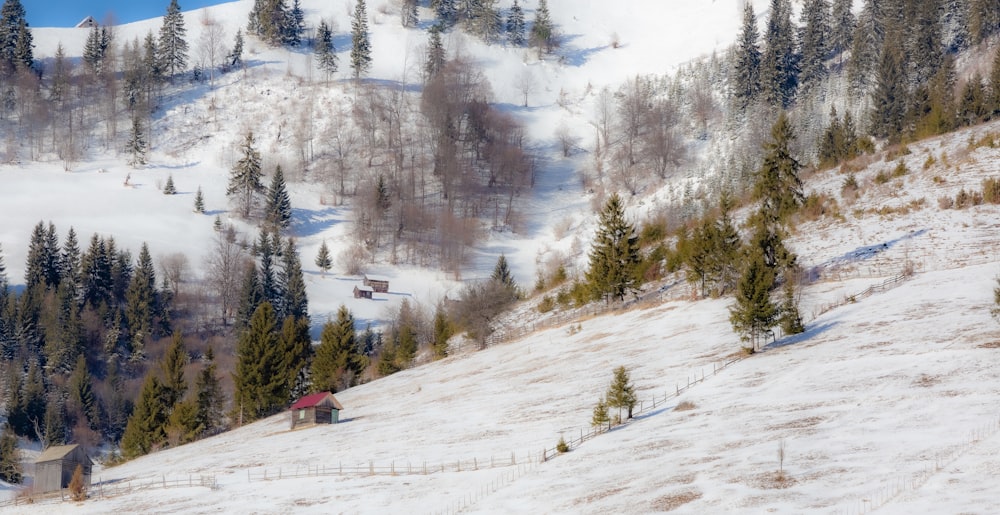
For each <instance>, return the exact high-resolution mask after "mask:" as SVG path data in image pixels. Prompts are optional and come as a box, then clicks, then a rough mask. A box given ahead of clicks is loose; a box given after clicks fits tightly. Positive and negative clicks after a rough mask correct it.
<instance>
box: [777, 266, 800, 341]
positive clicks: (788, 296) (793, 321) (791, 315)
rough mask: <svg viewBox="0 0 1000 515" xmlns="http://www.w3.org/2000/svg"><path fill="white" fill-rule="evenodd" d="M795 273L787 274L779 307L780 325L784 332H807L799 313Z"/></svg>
mask: <svg viewBox="0 0 1000 515" xmlns="http://www.w3.org/2000/svg"><path fill="white" fill-rule="evenodd" d="M793 276H794V274H793V273H786V274H785V284H784V286H783V294H782V300H781V306H780V307H779V309H778V313H779V314H778V325H780V326H781V331H782V332H783V333H784V334H786V335H787V334H800V333H803V332H805V330H806V328H805V324H804V323H803V322H802V315H800V314H799V306H798V299H796V296H795V280H794V277H793Z"/></svg>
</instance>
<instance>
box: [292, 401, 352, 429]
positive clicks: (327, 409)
mask: <svg viewBox="0 0 1000 515" xmlns="http://www.w3.org/2000/svg"><path fill="white" fill-rule="evenodd" d="M342 409H344V407H343V406H341V405H340V402H339V401H337V398H336V397H334V396H333V394H332V393H330V392H319V393H314V394H311V395H306V396H305V397H303V398H301V399H299V400H298V401H296V402H295V404H292V407H291V408H290V411H291V417H292V429H295V428H297V427H303V426H311V425H315V424H336V423H337V422H339V421H340V410H342Z"/></svg>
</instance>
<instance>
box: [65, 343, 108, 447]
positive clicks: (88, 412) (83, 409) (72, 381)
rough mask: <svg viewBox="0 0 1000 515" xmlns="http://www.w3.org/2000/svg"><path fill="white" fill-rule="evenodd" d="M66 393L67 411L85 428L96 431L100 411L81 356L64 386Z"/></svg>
mask: <svg viewBox="0 0 1000 515" xmlns="http://www.w3.org/2000/svg"><path fill="white" fill-rule="evenodd" d="M66 388H67V393H68V404H67V406H66V409H67V411H69V412H70V413H71V414H72V417H73V418H74V419H76V420H80V421H84V422H86V424H87V427H89V428H91V429H97V428H98V427H99V425H100V422H101V420H100V415H101V413H100V411H99V408H98V405H97V397H96V395H95V393H94V386H93V378H92V377H91V375H90V371H89V370H87V360H86V359H85V358H84V357H83V355H82V354H81V355H80V356H79V357H78V358H77V360H76V368H74V369H73V374H72V375H70V376H69V382H68V383H67V385H66Z"/></svg>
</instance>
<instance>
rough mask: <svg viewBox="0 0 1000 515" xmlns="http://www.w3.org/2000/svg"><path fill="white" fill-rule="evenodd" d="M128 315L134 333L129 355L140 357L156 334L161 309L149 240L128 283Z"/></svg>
mask: <svg viewBox="0 0 1000 515" xmlns="http://www.w3.org/2000/svg"><path fill="white" fill-rule="evenodd" d="M125 299H126V305H125V317H126V320H127V322H128V328H129V331H130V333H131V335H132V341H131V343H132V346H131V349H130V351H131V355H130V356H129V359H130V360H132V361H138V360H141V359H143V358H144V357H145V342H146V341H147V339H150V338H152V337H153V336H154V332H153V316H154V315H155V314H156V313H157V312H158V309H159V306H158V305H157V292H156V270H155V269H154V268H153V258H152V257H151V256H150V255H149V246H148V245H146V244H145V243H143V244H142V248H141V249H140V251H139V260H138V262H137V263H136V268H135V274H134V275H132V277H131V280H130V281H129V283H128V290H127V291H126V293H125Z"/></svg>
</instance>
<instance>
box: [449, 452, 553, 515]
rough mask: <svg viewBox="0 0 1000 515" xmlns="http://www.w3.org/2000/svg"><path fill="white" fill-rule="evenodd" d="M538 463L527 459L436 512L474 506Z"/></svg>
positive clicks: (454, 512)
mask: <svg viewBox="0 0 1000 515" xmlns="http://www.w3.org/2000/svg"><path fill="white" fill-rule="evenodd" d="M538 464H539V462H537V461H527V462H525V463H521V464H518V465H517V467H515V468H514V469H512V470H508V471H504V472H503V473H501V474H500V475H499V476H497V477H496V478H494V479H493V480H492V481H490V482H489V483H484V484H482V485H480V486H479V488H477V489H476V490H474V491H471V492H468V493H466V494H465V495H463V496H462V498H461V499H456V500H454V501H452V502H451V503H449V504H448V506H447V507H445V508H444V509H441V510H438V511H436V512H434V513H436V514H440V515H452V514H456V513H461V512H462V511H463V510H465V509H466V508H469V507H471V506H473V505H474V504H476V503H478V502H479V501H481V500H483V499H485V498H486V497H488V496H490V495H491V494H495V493H496V492H497V491H498V490H500V489H501V488H504V487H506V486H509V485H510V484H511V483H513V482H514V481H517V480H518V479H520V478H521V477H523V476H525V475H526V474H528V473H530V472H532V471H534V470H535V469H536V468H537V467H538Z"/></svg>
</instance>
